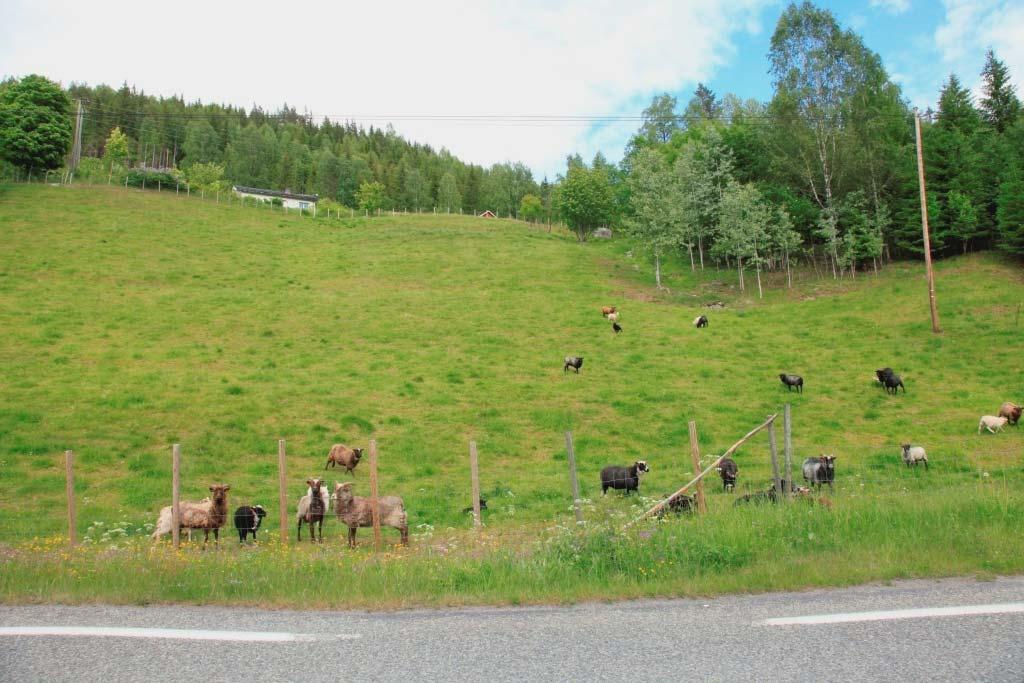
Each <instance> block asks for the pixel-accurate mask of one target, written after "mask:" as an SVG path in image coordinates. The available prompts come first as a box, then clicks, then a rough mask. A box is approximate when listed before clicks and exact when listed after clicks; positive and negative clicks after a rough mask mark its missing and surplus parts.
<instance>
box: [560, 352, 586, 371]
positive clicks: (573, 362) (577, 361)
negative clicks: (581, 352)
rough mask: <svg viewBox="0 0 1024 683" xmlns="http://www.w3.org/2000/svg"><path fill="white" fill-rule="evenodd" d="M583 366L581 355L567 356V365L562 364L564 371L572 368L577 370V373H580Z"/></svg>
mask: <svg viewBox="0 0 1024 683" xmlns="http://www.w3.org/2000/svg"><path fill="white" fill-rule="evenodd" d="M582 367H583V358H582V357H581V356H566V357H565V365H563V366H562V372H566V371H568V369H569V368H572V369H573V370H575V371H576V374H577V375H578V374H580V368H582Z"/></svg>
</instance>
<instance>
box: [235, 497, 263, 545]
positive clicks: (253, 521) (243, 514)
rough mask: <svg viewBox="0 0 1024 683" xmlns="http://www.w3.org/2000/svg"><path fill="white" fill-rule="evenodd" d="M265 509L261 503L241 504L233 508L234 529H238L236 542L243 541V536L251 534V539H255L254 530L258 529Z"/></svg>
mask: <svg viewBox="0 0 1024 683" xmlns="http://www.w3.org/2000/svg"><path fill="white" fill-rule="evenodd" d="M266 516H267V511H266V510H264V509H263V506H262V505H253V506H249V505H243V506H242V507H240V508H238V509H237V510H235V529H237V530H238V542H239V543H245V537H246V536H247V535H249V534H250V533H251V534H252V540H253V541H255V540H256V532H257V531H259V530H260V524H261V523H262V522H263V518H264V517H266Z"/></svg>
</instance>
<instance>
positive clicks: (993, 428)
mask: <svg viewBox="0 0 1024 683" xmlns="http://www.w3.org/2000/svg"><path fill="white" fill-rule="evenodd" d="M1007 422H1008V420H1007V419H1006V418H1005V417H996V416H995V415H982V416H981V420H980V421H979V422H978V433H979V434H981V428H982V427H984V428H985V429H987V430H988V431H990V432H992V433H993V434H995V433H996V432H1001V431H1003V425H1005V424H1006V423H1007Z"/></svg>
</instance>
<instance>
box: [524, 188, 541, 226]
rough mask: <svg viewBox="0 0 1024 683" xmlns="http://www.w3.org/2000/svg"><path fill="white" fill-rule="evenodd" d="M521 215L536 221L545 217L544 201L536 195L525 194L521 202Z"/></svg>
mask: <svg viewBox="0 0 1024 683" xmlns="http://www.w3.org/2000/svg"><path fill="white" fill-rule="evenodd" d="M519 217H520V218H521V219H523V220H524V221H530V222H531V223H536V222H537V221H538V220H540V219H541V218H543V217H544V202H542V201H541V199H540V197H538V196H536V195H532V194H528V195H525V196H524V197H523V201H522V202H520V204H519Z"/></svg>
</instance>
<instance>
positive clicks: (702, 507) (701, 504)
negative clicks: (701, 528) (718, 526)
mask: <svg viewBox="0 0 1024 683" xmlns="http://www.w3.org/2000/svg"><path fill="white" fill-rule="evenodd" d="M689 428H690V458H691V460H692V462H693V475H694V476H697V473H698V472H700V446H699V445H698V444H697V423H696V422H695V421H693V420H690V424H689ZM696 496H697V512H699V513H700V514H704V513H705V512H707V511H708V504H707V501H706V500H704V481H703V480H700V481H698V482H697V491H696Z"/></svg>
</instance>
